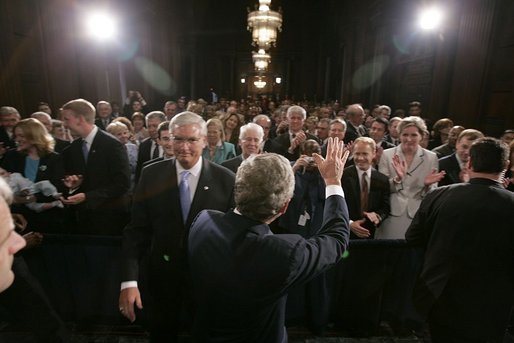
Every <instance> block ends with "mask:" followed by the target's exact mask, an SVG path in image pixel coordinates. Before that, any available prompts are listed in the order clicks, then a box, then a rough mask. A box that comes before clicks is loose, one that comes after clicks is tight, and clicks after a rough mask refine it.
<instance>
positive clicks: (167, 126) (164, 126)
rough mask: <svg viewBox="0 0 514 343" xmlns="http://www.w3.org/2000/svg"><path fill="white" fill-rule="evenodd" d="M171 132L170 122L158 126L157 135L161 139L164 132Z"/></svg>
mask: <svg viewBox="0 0 514 343" xmlns="http://www.w3.org/2000/svg"><path fill="white" fill-rule="evenodd" d="M169 130H170V122H169V120H166V121H163V122H162V123H160V124H159V126H157V135H158V137H159V138H161V132H162V131H169Z"/></svg>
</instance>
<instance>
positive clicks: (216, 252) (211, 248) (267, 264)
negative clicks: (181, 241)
mask: <svg viewBox="0 0 514 343" xmlns="http://www.w3.org/2000/svg"><path fill="white" fill-rule="evenodd" d="M348 234H349V229H348V211H347V209H346V204H345V202H344V199H343V198H342V197H340V196H338V195H332V196H330V197H329V198H328V199H327V200H326V202H325V210H324V221H323V226H322V228H321V230H320V232H319V233H318V234H317V235H316V236H314V237H312V238H310V239H304V238H302V237H301V236H299V235H292V234H284V235H273V234H272V233H271V231H270V228H269V226H268V225H266V224H263V223H261V222H257V221H254V220H252V219H249V218H247V217H244V216H241V215H237V214H235V213H234V212H232V211H231V212H228V213H226V214H225V213H220V212H218V211H202V212H201V213H200V215H199V216H198V217H197V219H196V220H195V222H194V223H193V225H192V227H191V233H190V235H189V244H188V245H189V265H190V269H191V276H192V281H193V286H194V292H195V293H194V296H195V300H196V304H197V312H196V320H195V325H194V329H193V335H194V339H195V341H196V342H245V343H246V342H269V343H274V342H284V341H286V340H287V336H286V333H285V328H284V317H285V305H286V298H287V292H288V291H289V289H290V288H291V287H292V286H294V285H298V284H301V283H304V282H306V281H308V280H310V279H312V278H313V277H315V276H316V275H318V274H320V273H322V272H323V271H325V270H326V269H328V268H329V267H330V266H332V265H333V264H335V263H337V262H338V261H339V260H340V259H341V255H342V253H343V252H344V251H345V250H346V247H347V245H348Z"/></svg>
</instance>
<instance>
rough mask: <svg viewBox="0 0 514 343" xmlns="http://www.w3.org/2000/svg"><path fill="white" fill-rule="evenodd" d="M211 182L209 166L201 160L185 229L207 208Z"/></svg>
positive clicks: (205, 161) (204, 160)
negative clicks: (198, 176)
mask: <svg viewBox="0 0 514 343" xmlns="http://www.w3.org/2000/svg"><path fill="white" fill-rule="evenodd" d="M211 180H212V175H211V171H210V166H209V163H208V162H207V160H206V159H205V158H204V159H202V170H201V172H200V178H199V179H198V186H197V187H196V191H195V195H194V197H193V201H192V203H191V208H190V210H189V216H188V218H187V222H186V227H189V225H191V222H192V221H193V219H194V217H195V216H196V215H197V214H198V213H199V212H200V211H201V210H202V209H205V208H207V207H208V206H206V203H207V200H208V199H209V197H210V195H211V193H212V190H211ZM177 189H178V188H177Z"/></svg>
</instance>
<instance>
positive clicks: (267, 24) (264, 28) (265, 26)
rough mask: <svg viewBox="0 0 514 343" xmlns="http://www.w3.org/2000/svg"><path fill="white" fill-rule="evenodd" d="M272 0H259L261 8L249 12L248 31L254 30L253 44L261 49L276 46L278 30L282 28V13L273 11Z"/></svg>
mask: <svg viewBox="0 0 514 343" xmlns="http://www.w3.org/2000/svg"><path fill="white" fill-rule="evenodd" d="M270 3H271V0H259V9H258V10H257V11H252V12H250V13H248V27H247V28H248V31H252V40H253V45H256V46H258V47H259V49H267V48H269V47H270V46H274V45H275V43H276V41H277V30H278V31H281V30H282V14H281V13H280V12H276V11H271V10H270V9H269V5H270Z"/></svg>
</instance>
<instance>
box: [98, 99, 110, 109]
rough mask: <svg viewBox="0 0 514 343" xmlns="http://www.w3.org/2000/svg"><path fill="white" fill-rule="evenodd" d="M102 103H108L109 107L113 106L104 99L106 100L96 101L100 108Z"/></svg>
mask: <svg viewBox="0 0 514 343" xmlns="http://www.w3.org/2000/svg"><path fill="white" fill-rule="evenodd" d="M100 105H108V106H109V107H112V106H111V104H110V103H108V102H107V101H104V100H100V101H98V102H97V103H96V108H97V109H98V107H100Z"/></svg>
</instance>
